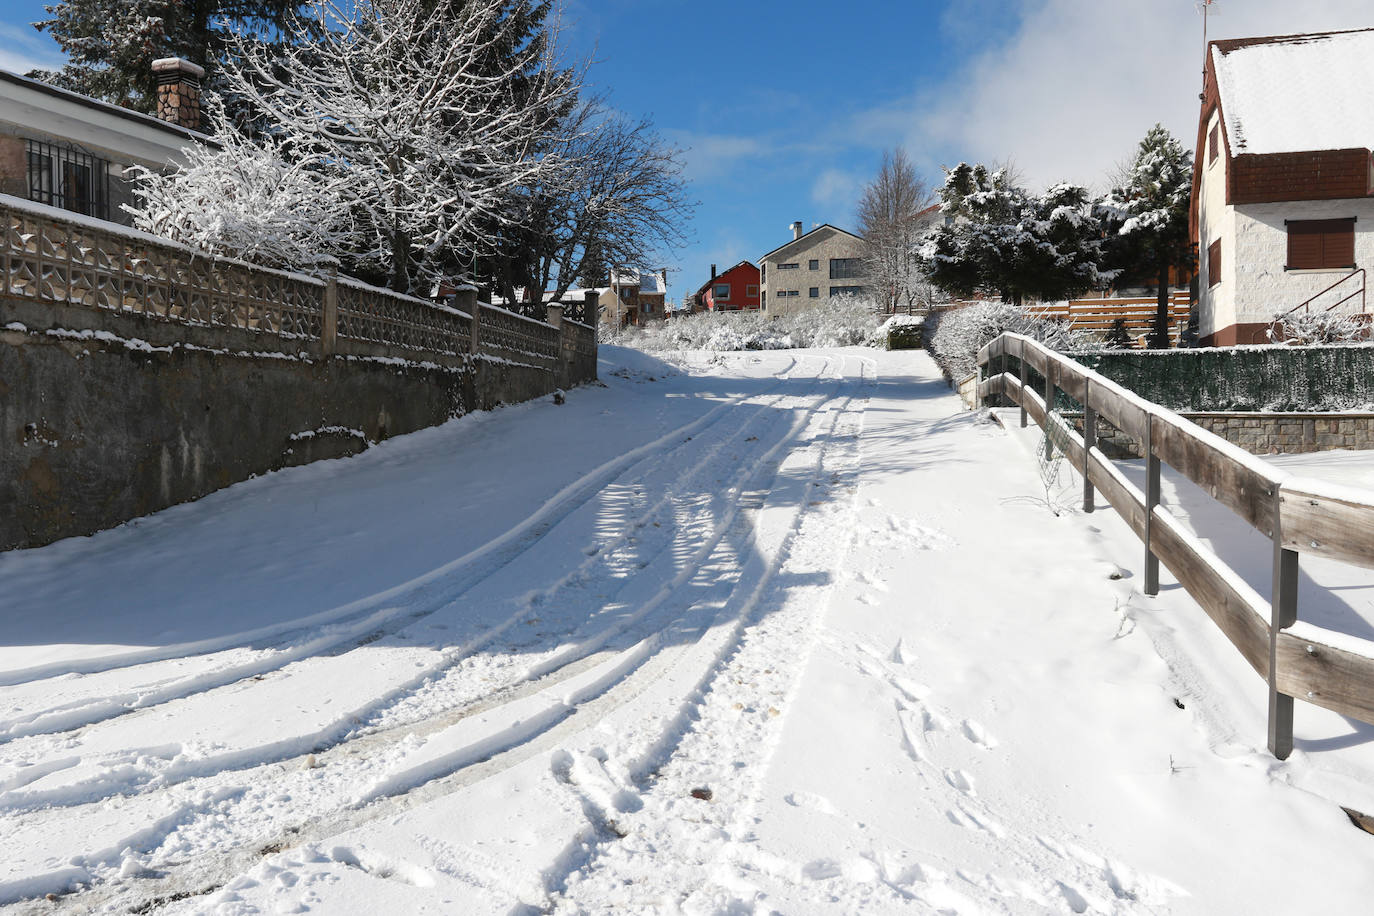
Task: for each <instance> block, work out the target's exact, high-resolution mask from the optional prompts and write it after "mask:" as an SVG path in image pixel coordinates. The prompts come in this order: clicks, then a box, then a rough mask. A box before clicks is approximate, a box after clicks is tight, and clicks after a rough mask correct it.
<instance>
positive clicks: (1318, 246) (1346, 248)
mask: <svg viewBox="0 0 1374 916" xmlns="http://www.w3.org/2000/svg"><path fill="white" fill-rule="evenodd" d="M1372 60H1374V29H1361V30H1356V31H1348V32H1323V33H1314V34H1307V35H1281V36H1272V37H1264V38H1246V39H1238V40H1231V41H1213V42H1211V43H1210V45H1209V46H1208V49H1207V60H1206V76H1205V81H1204V89H1203V96H1202V111H1201V117H1200V118H1199V120H1198V132H1197V148H1196V154H1195V157H1194V163H1195V166H1194V173H1193V197H1192V211H1191V215H1190V224H1191V230H1192V234H1193V239H1194V241H1195V242H1196V244H1197V251H1198V260H1199V262H1200V263H1199V280H1198V336H1199V338H1200V340H1201V342H1202V343H1203V344H1204V345H1211V346H1231V345H1235V344H1248V343H1264V342H1267V340H1268V331H1269V328H1270V326H1271V323H1272V322H1273V320H1274V317H1275V316H1276V315H1277V314H1281V313H1283V312H1285V311H1287V310H1290V309H1294V308H1298V307H1305V308H1307V309H1311V310H1318V309H1320V310H1327V309H1333V308H1334V309H1338V310H1341V311H1350V312H1359V311H1361V310H1362V308H1363V305H1364V301H1365V275H1364V273H1363V272H1362V269H1363V268H1368V267H1370V266H1374V197H1371V190H1374V184H1372V182H1371V178H1372V176H1371V169H1374V162H1371V157H1370V148H1371V146H1374V81H1371V76H1374V69H1371V65H1370V61H1372ZM1305 303H1306V305H1304V304H1305Z"/></svg>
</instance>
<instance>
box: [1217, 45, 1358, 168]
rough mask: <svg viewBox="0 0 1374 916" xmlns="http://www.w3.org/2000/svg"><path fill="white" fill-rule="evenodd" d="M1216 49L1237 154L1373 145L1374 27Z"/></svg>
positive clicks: (1223, 102) (1219, 83)
mask: <svg viewBox="0 0 1374 916" xmlns="http://www.w3.org/2000/svg"><path fill="white" fill-rule="evenodd" d="M1224 48H1225V44H1222V45H1214V46H1213V47H1212V63H1213V65H1214V67H1215V68H1216V75H1217V86H1218V89H1219V90H1220V91H1221V107H1222V112H1223V114H1224V116H1225V118H1226V134H1227V138H1228V139H1229V140H1230V144H1231V152H1232V153H1233V154H1238V153H1297V152H1305V151H1308V150H1323V149H1352V148H1365V149H1368V148H1370V147H1374V29H1365V30H1362V31H1357V32H1336V33H1327V34H1320V35H1294V36H1291V37H1286V38H1281V39H1277V40H1272V41H1265V42H1262V43H1259V44H1251V45H1242V46H1240V47H1232V48H1230V49H1229V50H1224Z"/></svg>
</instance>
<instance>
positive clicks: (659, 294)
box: [601, 268, 668, 328]
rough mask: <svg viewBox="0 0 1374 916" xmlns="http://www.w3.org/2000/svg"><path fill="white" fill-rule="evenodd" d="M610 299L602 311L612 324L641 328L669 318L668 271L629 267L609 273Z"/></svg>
mask: <svg viewBox="0 0 1374 916" xmlns="http://www.w3.org/2000/svg"><path fill="white" fill-rule="evenodd" d="M611 289H612V291H613V293H614V297H613V299H612V300H611V301H610V302H609V304H608V306H607V308H606V309H605V310H604V311H603V312H602V313H601V320H602V322H604V323H605V324H608V325H610V326H611V327H617V328H623V327H626V326H628V325H635V326H636V327H643V326H644V324H645V323H646V322H649V321H663V320H664V319H665V318H667V317H668V270H667V268H661V269H659V270H656V271H648V270H628V271H616V272H614V273H612V274H611Z"/></svg>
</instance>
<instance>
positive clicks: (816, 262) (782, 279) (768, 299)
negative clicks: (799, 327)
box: [759, 222, 867, 315]
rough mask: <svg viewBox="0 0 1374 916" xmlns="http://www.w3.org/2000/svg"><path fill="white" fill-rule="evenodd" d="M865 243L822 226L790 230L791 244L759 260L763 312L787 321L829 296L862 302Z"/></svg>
mask: <svg viewBox="0 0 1374 916" xmlns="http://www.w3.org/2000/svg"><path fill="white" fill-rule="evenodd" d="M865 248H866V245H865V243H864V240H863V239H861V238H859V236H857V235H855V234H854V233H852V232H846V231H844V230H843V229H839V228H837V227H835V226H832V225H830V224H829V223H825V224H823V225H820V226H817V227H816V228H815V229H812V230H811V231H810V232H807V233H803V232H802V224H801V223H799V222H797V223H793V224H792V241H790V242H788V243H787V244H785V245H781V246H779V247H777V248H774V249H773V250H772V251H770V252H768V253H767V254H766V255H764V256H763V257H762V258H760V259H759V285H760V295H761V298H762V302H763V310H764V311H765V312H767V313H768V314H769V315H791V314H793V313H795V312H801V311H805V310H806V309H809V308H814V307H815V306H817V305H819V304H820V303H821V302H822V301H824V300H826V299H829V298H830V297H831V296H842V295H852V296H861V295H863V294H864V293H865V292H867V288H866V286H865V273H866V272H865V270H864V256H865V253H866V252H865Z"/></svg>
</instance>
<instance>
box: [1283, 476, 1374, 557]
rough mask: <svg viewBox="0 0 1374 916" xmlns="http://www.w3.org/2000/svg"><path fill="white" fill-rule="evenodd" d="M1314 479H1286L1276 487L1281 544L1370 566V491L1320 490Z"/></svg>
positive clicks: (1373, 519) (1373, 550)
mask: <svg viewBox="0 0 1374 916" xmlns="http://www.w3.org/2000/svg"><path fill="white" fill-rule="evenodd" d="M1323 489H1329V488H1324V487H1322V486H1321V484H1320V482H1318V481H1308V480H1301V479H1289V480H1286V481H1284V482H1283V484H1282V485H1281V486H1280V488H1279V524H1280V528H1281V530H1282V531H1283V546H1284V547H1287V548H1288V549H1289V550H1296V551H1298V552H1299V553H1308V554H1312V555H1313V556H1320V557H1327V558H1329V559H1333V560H1340V561H1341V562H1344V563H1350V564H1352V565H1354V566H1362V567H1364V568H1366V569H1371V568H1374V494H1372V495H1371V497H1369V498H1365V499H1362V498H1361V497H1360V494H1356V493H1348V494H1338V493H1323V492H1321V490H1323Z"/></svg>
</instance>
